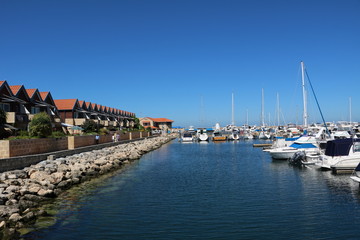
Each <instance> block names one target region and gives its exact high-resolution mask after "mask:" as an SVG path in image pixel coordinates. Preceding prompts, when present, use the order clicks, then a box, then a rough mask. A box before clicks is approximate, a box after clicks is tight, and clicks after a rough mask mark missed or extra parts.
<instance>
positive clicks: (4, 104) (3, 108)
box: [0, 103, 10, 112]
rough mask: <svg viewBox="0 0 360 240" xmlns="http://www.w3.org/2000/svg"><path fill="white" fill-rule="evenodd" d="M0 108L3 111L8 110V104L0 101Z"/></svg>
mask: <svg viewBox="0 0 360 240" xmlns="http://www.w3.org/2000/svg"><path fill="white" fill-rule="evenodd" d="M0 109H2V110H4V111H5V112H10V104H8V103H0Z"/></svg>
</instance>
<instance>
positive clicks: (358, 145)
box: [354, 142, 360, 152]
mask: <svg viewBox="0 0 360 240" xmlns="http://www.w3.org/2000/svg"><path fill="white" fill-rule="evenodd" d="M354 152H360V142H354Z"/></svg>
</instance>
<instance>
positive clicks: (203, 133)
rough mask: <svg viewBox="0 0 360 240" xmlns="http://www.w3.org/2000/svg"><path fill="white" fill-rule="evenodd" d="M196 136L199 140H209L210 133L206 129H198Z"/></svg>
mask: <svg viewBox="0 0 360 240" xmlns="http://www.w3.org/2000/svg"><path fill="white" fill-rule="evenodd" d="M196 137H197V139H198V140H199V141H208V140H209V135H208V134H207V132H206V129H198V130H197V132H196Z"/></svg>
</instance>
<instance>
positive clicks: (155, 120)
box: [147, 117, 174, 122]
mask: <svg viewBox="0 0 360 240" xmlns="http://www.w3.org/2000/svg"><path fill="white" fill-rule="evenodd" d="M147 118H149V119H151V120H153V121H154V122H174V121H173V120H170V119H167V118H150V117H147Z"/></svg>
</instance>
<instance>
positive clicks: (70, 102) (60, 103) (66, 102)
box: [54, 99, 77, 110]
mask: <svg viewBox="0 0 360 240" xmlns="http://www.w3.org/2000/svg"><path fill="white" fill-rule="evenodd" d="M54 102H55V105H56V107H57V109H58V110H73V109H74V108H75V105H76V103H77V99H57V100H54Z"/></svg>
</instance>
